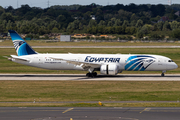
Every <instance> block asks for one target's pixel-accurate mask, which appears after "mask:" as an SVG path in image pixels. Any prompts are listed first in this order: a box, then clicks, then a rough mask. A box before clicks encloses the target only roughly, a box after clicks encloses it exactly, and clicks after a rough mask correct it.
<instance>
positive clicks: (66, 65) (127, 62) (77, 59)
mask: <svg viewBox="0 0 180 120" xmlns="http://www.w3.org/2000/svg"><path fill="white" fill-rule="evenodd" d="M9 33H10V36H11V39H12V42H13V44H14V47H15V50H16V52H17V55H18V56H16V55H11V57H10V58H8V59H9V60H10V61H13V62H16V63H20V64H24V65H28V66H33V67H37V68H43V69H50V70H82V71H89V72H88V73H87V74H86V76H87V77H96V76H97V72H95V71H100V73H101V74H103V75H117V74H118V73H121V72H122V71H162V74H161V76H164V73H165V72H166V71H167V70H173V69H176V68H178V66H177V64H176V63H175V62H174V61H173V60H171V59H170V58H168V57H165V56H161V55H146V54H144V55H139V54H72V53H68V54H49V53H48V54H41V53H38V52H36V51H34V50H33V49H32V48H31V46H29V45H28V44H27V43H26V41H25V40H23V39H22V38H21V37H20V35H19V34H18V33H17V32H16V31H14V30H9Z"/></svg>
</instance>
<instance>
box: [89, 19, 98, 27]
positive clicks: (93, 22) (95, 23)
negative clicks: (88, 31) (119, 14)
mask: <svg viewBox="0 0 180 120" xmlns="http://www.w3.org/2000/svg"><path fill="white" fill-rule="evenodd" d="M96 25H97V22H96V20H92V19H91V20H90V21H89V24H88V27H93V26H96Z"/></svg>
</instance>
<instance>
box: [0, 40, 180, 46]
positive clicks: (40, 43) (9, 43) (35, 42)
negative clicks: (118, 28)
mask: <svg viewBox="0 0 180 120" xmlns="http://www.w3.org/2000/svg"><path fill="white" fill-rule="evenodd" d="M26 42H27V43H28V44H29V45H31V46H179V45H180V43H179V42H174V43H158V42H150V43H142V42H130V41H129V42H126V43H123V42H92V41H90V42H88V41H81V42H47V43H46V42H44V41H43V40H31V41H26ZM0 46H13V44H12V41H11V40H5V41H4V42H1V43H0Z"/></svg>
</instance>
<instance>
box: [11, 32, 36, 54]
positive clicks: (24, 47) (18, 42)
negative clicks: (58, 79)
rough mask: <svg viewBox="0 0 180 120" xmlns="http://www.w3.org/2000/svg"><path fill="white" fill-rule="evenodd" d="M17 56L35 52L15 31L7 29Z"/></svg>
mask: <svg viewBox="0 0 180 120" xmlns="http://www.w3.org/2000/svg"><path fill="white" fill-rule="evenodd" d="M8 31H9V33H10V36H11V39H12V41H13V44H14V47H15V49H16V52H17V55H18V56H23V55H31V54H37V53H36V52H35V51H34V50H33V49H32V48H31V46H29V45H28V44H27V43H26V41H24V40H23V39H22V38H21V37H20V36H19V35H18V34H17V32H16V31H14V30H8Z"/></svg>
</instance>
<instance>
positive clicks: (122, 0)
mask: <svg viewBox="0 0 180 120" xmlns="http://www.w3.org/2000/svg"><path fill="white" fill-rule="evenodd" d="M48 1H49V6H53V5H72V4H80V5H89V4H91V3H96V4H99V5H108V4H109V5H116V4H118V3H119V4H124V5H128V4H130V3H135V4H168V0H1V2H0V6H2V7H3V8H5V7H8V6H12V7H13V8H15V9H16V8H17V7H21V5H25V4H28V5H29V6H30V7H41V8H47V7H48ZM172 4H180V0H172Z"/></svg>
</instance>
